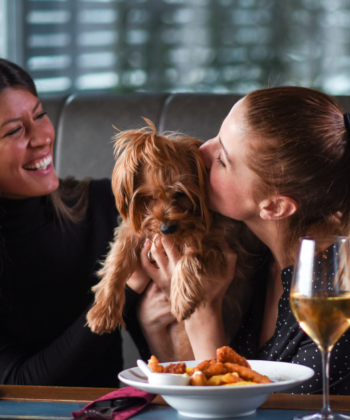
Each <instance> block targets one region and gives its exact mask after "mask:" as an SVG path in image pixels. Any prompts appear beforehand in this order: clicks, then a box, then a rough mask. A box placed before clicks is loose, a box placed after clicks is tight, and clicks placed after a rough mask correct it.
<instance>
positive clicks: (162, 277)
mask: <svg viewBox="0 0 350 420" xmlns="http://www.w3.org/2000/svg"><path fill="white" fill-rule="evenodd" d="M162 245H163V248H162V247H160V246H159V244H157V246H156V245H155V244H152V246H151V247H150V250H151V254H152V259H153V260H155V262H156V264H157V266H158V268H157V266H155V265H154V264H151V263H150V262H149V261H148V263H149V264H148V268H147V272H148V274H149V275H150V276H151V277H152V280H153V281H154V282H155V283H156V284H157V285H158V287H159V288H160V289H161V290H162V291H163V292H164V294H165V295H166V296H167V297H169V296H170V286H171V277H172V274H173V271H174V268H175V266H176V264H177V263H178V261H179V259H180V258H181V254H180V252H179V250H178V249H177V248H176V247H175V246H174V244H173V243H172V241H171V240H170V239H168V238H162ZM225 247H226V253H227V256H228V264H227V268H226V275H225V276H224V278H223V279H222V280H221V281H220V282H219V283H218V282H215V281H211V279H207V280H205V279H203V286H204V289H205V292H206V293H205V294H206V300H205V302H204V304H203V305H201V306H200V307H199V308H197V310H196V311H195V312H194V313H193V314H192V315H191V317H190V318H189V319H188V320H186V321H185V328H186V332H187V334H188V337H189V340H190V343H191V346H192V349H193V352H194V355H195V358H196V359H197V360H204V359H210V358H212V357H215V356H216V349H217V348H219V347H222V346H224V345H226V344H227V340H226V336H225V331H224V324H223V319H222V302H223V298H224V295H225V293H226V291H227V289H228V287H229V285H230V283H231V282H232V280H233V278H234V273H235V267H236V261H237V255H236V254H235V253H234V252H233V251H232V250H231V249H230V248H229V246H228V245H227V244H225ZM192 250H193V247H192V245H191V243H190V242H189V243H188V246H186V248H185V252H186V253H187V252H191V251H192Z"/></svg>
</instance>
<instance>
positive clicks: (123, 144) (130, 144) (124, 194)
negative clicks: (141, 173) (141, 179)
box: [112, 130, 143, 220]
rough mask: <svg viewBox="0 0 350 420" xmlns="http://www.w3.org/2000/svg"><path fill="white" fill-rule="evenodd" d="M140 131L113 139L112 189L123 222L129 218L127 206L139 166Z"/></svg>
mask: <svg viewBox="0 0 350 420" xmlns="http://www.w3.org/2000/svg"><path fill="white" fill-rule="evenodd" d="M142 134H143V133H142V131H141V130H127V131H122V132H120V133H119V134H117V135H116V136H115V137H114V141H115V143H114V151H115V159H116V163H115V166H114V170H113V174H112V189H113V194H114V197H115V203H116V207H117V209H118V211H119V213H120V215H121V216H122V218H123V219H124V220H126V219H128V218H129V206H130V203H131V201H132V198H133V195H134V191H135V188H136V186H135V179H136V174H137V172H138V170H139V168H140V165H141V159H142V153H139V152H140V142H141V139H140V137H141V136H142Z"/></svg>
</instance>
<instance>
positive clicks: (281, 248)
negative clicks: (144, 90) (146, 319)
mask: <svg viewBox="0 0 350 420" xmlns="http://www.w3.org/2000/svg"><path fill="white" fill-rule="evenodd" d="M349 141H350V124H349V114H344V111H343V110H342V109H341V107H340V106H339V105H338V104H337V103H336V102H335V101H334V100H333V99H332V98H330V97H329V96H327V95H325V94H323V93H321V92H318V91H315V90H311V89H306V88H299V87H276V88H270V89H262V90H258V91H255V92H251V93H250V94H248V95H247V96H246V97H244V98H243V99H241V100H240V101H239V102H238V103H236V104H235V106H234V107H233V108H232V110H231V111H230V113H229V115H228V116H227V117H226V119H225V120H224V122H223V124H222V126H221V129H220V132H219V134H218V135H217V136H216V137H215V138H213V139H211V140H209V141H207V142H206V143H205V144H203V146H202V147H201V152H202V156H203V159H204V162H205V165H206V167H207V169H208V181H207V188H208V195H209V202H210V206H211V208H212V209H213V210H215V211H217V212H219V213H221V214H223V215H225V216H228V217H231V218H233V219H236V220H239V221H241V222H242V223H244V224H245V225H246V228H247V229H248V230H250V231H252V232H253V233H254V234H255V236H256V240H257V241H260V242H261V244H262V249H263V251H262V254H261V260H260V264H259V266H258V267H256V268H255V271H254V274H253V279H252V298H251V303H250V307H249V308H248V310H247V312H246V313H245V314H244V316H243V320H242V323H241V327H240V329H239V331H238V333H237V334H236V337H235V339H234V340H233V341H232V342H231V343H229V344H230V345H231V346H232V347H233V348H234V349H235V350H236V351H238V352H239V353H240V354H241V355H243V356H245V357H248V358H249V359H263V360H278V361H286V362H292V363H300V364H304V365H308V366H310V367H312V368H313V369H314V370H315V376H314V377H313V378H312V379H310V380H309V381H307V382H305V383H304V384H302V385H301V386H299V387H297V388H295V389H292V390H290V392H297V393H321V392H322V366H321V355H320V352H319V350H318V349H317V346H316V344H314V342H313V341H312V340H311V339H310V338H309V337H308V336H307V335H306V334H305V333H304V332H303V331H302V330H301V329H300V327H299V325H298V322H297V321H296V319H295V318H294V316H293V314H292V312H291V310H290V306H289V290H290V283H291V279H292V273H293V264H294V261H295V258H296V250H297V246H298V238H299V237H300V236H305V235H315V234H318V235H325V234H327V235H349V233H350V170H349V167H350V147H349ZM163 245H164V249H165V251H166V254H167V257H168V258H167V257H166V256H165V254H164V253H162V252H159V250H157V249H156V248H155V247H154V246H152V248H151V252H152V256H153V258H154V259H155V260H156V261H157V264H158V266H159V270H158V272H156V271H155V269H152V268H149V270H153V272H151V275H152V279H153V280H154V281H155V282H157V284H158V286H159V287H160V288H162V290H163V291H164V292H165V294H167V290H168V288H169V272H171V270H172V269H171V267H172V266H174V264H175V263H176V261H177V259H178V258H179V254H178V251H177V250H176V249H174V247H172V246H171V243H169V242H168V241H164V243H163ZM233 275H234V268H233V267H232V271H231V273H228V276H227V284H226V285H220V286H219V285H217V284H215V283H213V284H207V302H206V304H205V305H204V306H202V307H200V308H199V309H198V310H196V311H195V312H194V313H193V315H192V316H191V318H190V319H188V320H186V321H185V327H186V331H187V333H188V336H189V339H190V342H191V345H192V349H193V352H194V355H195V357H196V359H208V358H211V357H214V356H215V350H216V349H217V348H218V347H220V346H222V345H225V344H227V340H226V337H225V333H224V327H223V324H224V322H223V317H222V301H223V297H224V295H225V292H226V290H227V287H228V285H229V283H230V282H231V280H232V277H233ZM349 343H350V331H348V332H347V333H345V334H344V335H343V336H342V337H341V339H340V340H339V341H338V343H337V344H336V345H335V348H334V351H333V352H332V357H331V363H330V392H331V393H332V394H350V357H349V350H348V349H349Z"/></svg>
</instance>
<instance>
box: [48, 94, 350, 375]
mask: <svg viewBox="0 0 350 420" xmlns="http://www.w3.org/2000/svg"><path fill="white" fill-rule="evenodd" d="M239 99H240V96H238V95H233V94H204V93H175V94H171V93H154V94H152V93H133V94H107V93H102V94H100V93H99V94H77V95H73V96H69V97H67V98H44V99H43V101H42V102H43V107H44V110H46V111H47V112H48V116H49V117H50V119H51V121H52V122H53V124H54V126H55V129H56V144H55V156H54V162H55V168H56V171H57V173H58V175H59V177H61V178H65V177H67V176H74V177H75V178H77V179H83V178H85V177H92V178H97V179H98V178H110V177H111V174H112V170H113V166H114V154H113V142H111V138H112V137H113V135H114V134H116V133H117V129H118V130H126V129H131V128H136V127H142V126H145V125H146V123H145V122H144V120H143V119H142V117H146V118H148V119H150V120H152V122H153V123H154V124H155V126H156V128H157V130H158V132H163V131H169V130H171V131H180V132H183V133H186V134H188V135H192V136H194V137H197V138H198V139H200V140H203V141H205V140H207V139H210V138H212V137H214V136H215V135H216V134H217V133H218V131H219V128H220V126H221V123H222V121H223V120H224V118H225V117H226V115H227V114H228V112H229V111H230V109H231V108H232V106H233V105H234V104H235V103H236V102H237V101H238V100H239ZM336 100H338V102H339V103H340V105H341V106H342V107H343V108H344V110H345V111H349V110H350V97H346V96H343V97H337V98H336ZM123 340H124V344H123V346H124V362H125V367H126V368H128V367H133V366H135V361H136V359H137V358H138V357H139V355H138V352H137V350H136V348H135V346H134V345H133V342H132V340H131V338H130V336H129V335H128V334H127V333H126V332H125V331H123Z"/></svg>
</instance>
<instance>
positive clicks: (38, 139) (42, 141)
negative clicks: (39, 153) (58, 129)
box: [30, 133, 51, 147]
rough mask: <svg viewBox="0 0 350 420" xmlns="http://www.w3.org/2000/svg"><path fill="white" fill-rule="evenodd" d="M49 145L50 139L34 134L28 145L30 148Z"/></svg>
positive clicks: (46, 136)
mask: <svg viewBox="0 0 350 420" xmlns="http://www.w3.org/2000/svg"><path fill="white" fill-rule="evenodd" d="M50 143H51V138H50V137H49V136H48V135H40V134H38V133H36V134H35V135H34V136H31V138H30V145H31V146H32V147H40V146H45V145H47V144H50Z"/></svg>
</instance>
